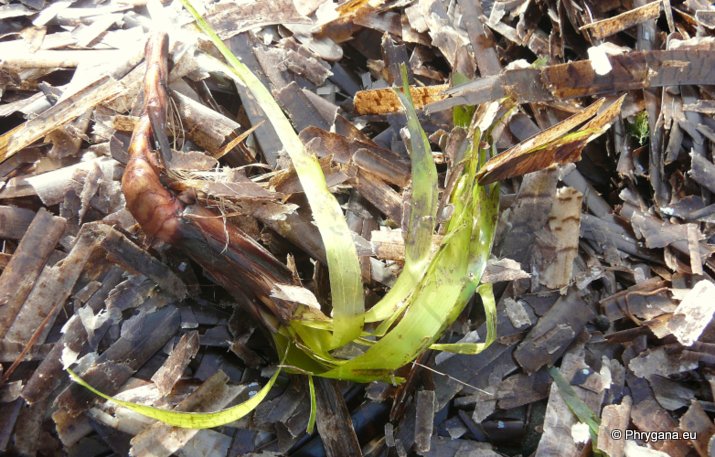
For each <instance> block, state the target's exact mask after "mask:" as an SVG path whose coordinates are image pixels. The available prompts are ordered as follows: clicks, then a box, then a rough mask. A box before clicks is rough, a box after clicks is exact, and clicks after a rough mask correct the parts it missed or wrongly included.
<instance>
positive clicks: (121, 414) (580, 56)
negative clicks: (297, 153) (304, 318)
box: [0, 0, 715, 457]
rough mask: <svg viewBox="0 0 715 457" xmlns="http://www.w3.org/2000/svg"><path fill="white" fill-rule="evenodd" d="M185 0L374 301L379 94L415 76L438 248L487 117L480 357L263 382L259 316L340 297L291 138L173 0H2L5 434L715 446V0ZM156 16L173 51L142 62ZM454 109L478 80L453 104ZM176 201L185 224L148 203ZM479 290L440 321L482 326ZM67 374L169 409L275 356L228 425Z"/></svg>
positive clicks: (389, 159) (387, 235) (235, 381)
mask: <svg viewBox="0 0 715 457" xmlns="http://www.w3.org/2000/svg"><path fill="white" fill-rule="evenodd" d="M197 6H199V7H200V8H201V13H202V14H204V16H205V17H206V18H207V20H208V21H209V23H210V24H211V25H212V26H213V27H214V28H215V29H216V30H217V32H218V34H219V36H220V37H221V38H222V39H223V40H225V43H226V45H227V46H228V47H229V48H230V49H231V51H232V52H233V53H234V54H235V55H236V56H238V57H239V58H240V59H241V61H242V62H243V63H244V64H245V65H246V66H247V67H248V68H249V69H250V70H251V71H252V72H253V73H254V74H255V75H256V76H257V77H258V78H259V79H260V80H261V81H262V83H263V84H264V85H265V86H267V87H268V88H269V90H270V91H271V93H272V95H273V98H274V99H275V100H276V101H277V102H278V104H279V105H280V107H281V109H282V110H283V111H284V112H285V113H286V115H287V116H288V118H289V119H290V122H291V123H292V126H293V127H294V128H295V130H296V132H298V138H299V139H300V143H301V144H302V145H303V146H302V147H304V149H305V151H306V152H307V153H308V154H310V155H314V156H315V157H316V158H317V159H318V160H317V163H318V167H319V168H320V170H322V173H323V174H324V175H325V178H326V183H327V186H328V188H329V190H330V192H332V193H333V195H334V196H335V197H336V199H337V201H338V203H339V207H337V208H338V210H339V211H340V213H341V214H342V215H343V216H344V218H345V221H346V223H347V227H348V228H349V230H350V236H351V237H352V241H353V244H354V249H355V252H356V255H357V264H356V265H355V268H358V269H359V276H360V277H361V278H362V282H363V284H364V294H363V295H364V298H365V303H366V304H367V306H368V307H369V306H371V305H373V304H375V303H377V302H378V301H379V300H380V298H381V297H383V296H384V295H385V293H386V291H387V290H388V289H389V288H390V287H391V286H393V285H394V284H395V281H396V279H397V278H398V276H399V273H400V271H401V270H402V269H403V267H405V268H408V267H407V265H409V263H410V261H411V260H410V259H411V256H413V255H414V253H413V252H412V251H410V249H411V241H410V240H409V236H410V232H409V230H408V228H409V227H410V222H409V221H410V214H411V211H413V208H410V205H409V203H410V202H411V201H412V198H413V195H412V193H413V191H414V185H413V182H412V181H413V180H412V176H411V163H410V151H408V149H407V148H406V146H405V145H406V144H410V141H409V140H411V139H414V138H409V136H410V133H406V132H407V130H405V129H404V127H405V125H406V123H407V120H406V117H405V114H404V112H403V111H402V109H401V104H400V100H399V98H398V96H397V95H396V94H395V92H394V91H393V90H392V88H391V87H394V86H401V85H402V84H403V83H407V84H408V85H409V87H410V92H411V94H412V97H413V99H414V103H415V106H416V107H417V109H418V114H419V121H420V124H421V126H422V127H423V128H424V130H425V131H426V133H427V135H428V136H429V152H431V155H432V158H433V159H434V162H435V164H436V166H437V172H438V192H439V193H438V195H437V196H436V198H437V200H436V202H435V204H436V208H437V209H438V211H437V212H436V214H437V218H436V219H437V220H435V221H432V222H431V223H433V224H434V225H435V226H436V227H437V230H436V231H435V232H434V233H433V234H432V238H430V239H426V241H425V243H426V244H425V245H426V246H428V247H429V249H430V252H431V253H432V254H434V253H436V252H437V251H438V249H439V246H441V245H443V244H444V243H445V242H448V241H449V238H450V234H449V233H447V228H446V225H448V224H447V221H449V218H450V216H451V215H452V214H453V213H454V211H455V206H456V205H457V204H458V202H454V201H450V200H449V196H450V195H451V194H452V192H453V190H454V189H455V188H457V187H458V185H459V184H458V182H459V177H460V176H461V174H462V173H463V171H464V167H465V157H466V155H465V154H466V152H465V151H466V150H467V143H468V136H469V132H470V131H473V130H474V129H480V130H481V131H484V130H486V129H487V127H489V125H490V123H489V122H488V120H489V119H492V120H493V119H497V118H498V119H500V120H501V123H498V127H496V128H495V129H494V130H493V131H492V137H493V138H494V141H492V142H489V141H488V138H487V137H485V138H484V139H483V140H484V141H483V142H484V144H483V145H480V146H483V147H484V148H486V149H491V150H493V152H495V153H497V152H498V153H501V154H499V155H496V156H495V158H493V159H492V160H491V161H490V162H488V164H487V165H486V166H484V167H482V168H481V170H480V171H479V173H478V175H477V176H478V178H479V181H480V182H481V183H491V182H496V181H501V182H502V184H501V195H500V207H501V211H500V214H499V220H498V226H497V231H496V236H497V239H496V241H495V245H494V249H493V251H492V254H493V256H492V258H491V259H490V260H489V263H488V265H485V268H486V271H485V272H484V277H483V278H482V280H483V281H486V282H489V283H494V291H495V295H496V297H497V303H496V313H495V325H496V330H497V338H496V340H495V341H494V342H493V343H492V344H491V345H489V346H487V347H486V348H485V349H484V350H483V351H481V352H480V353H478V354H477V355H467V354H451V353H447V352H440V351H427V352H424V353H422V354H420V356H419V357H418V359H417V360H416V361H415V362H414V363H412V364H409V365H407V366H405V367H403V368H402V369H401V370H400V371H399V372H398V373H397V375H398V376H400V377H402V378H404V379H405V382H404V383H402V384H399V385H394V384H392V383H389V382H372V383H370V384H358V383H351V382H339V383H338V382H334V381H331V380H326V379H321V378H316V379H315V380H314V383H313V384H310V385H309V383H308V382H307V381H306V379H307V378H306V377H303V376H300V375H296V374H290V375H289V374H286V373H281V374H280V375H279V376H278V377H277V378H271V376H272V375H274V374H275V370H274V369H275V366H276V364H277V363H278V362H279V360H278V359H277V358H276V357H275V351H274V349H273V347H272V342H271V337H270V335H269V333H270V332H271V331H272V330H274V329H276V328H278V327H280V324H281V323H282V322H283V321H282V320H281V319H287V318H288V317H289V316H290V315H291V314H292V312H293V311H294V310H295V309H308V310H310V309H313V310H315V312H316V313H318V312H320V313H327V314H326V315H328V314H329V311H330V306H328V305H329V304H330V297H331V275H330V272H329V271H328V268H327V265H328V263H329V261H330V259H328V256H327V255H326V249H325V246H324V245H323V242H322V238H321V233H320V232H319V228H318V227H316V225H315V224H314V223H313V214H312V213H311V210H310V205H309V200H310V198H312V197H311V195H309V193H306V192H305V191H304V190H305V189H304V187H303V186H304V185H305V183H304V182H303V181H302V180H301V176H300V173H298V172H297V171H296V167H294V166H293V162H292V161H291V157H292V156H291V155H290V154H289V152H290V151H289V149H290V148H289V146H288V145H286V144H285V142H286V132H284V131H281V129H276V128H275V127H274V124H273V123H272V122H271V121H272V120H273V119H271V117H270V116H269V115H267V114H266V113H265V112H264V110H263V106H262V104H261V101H260V100H257V99H256V97H254V96H253V95H252V92H251V91H250V90H249V88H247V87H246V86H245V85H242V84H240V83H237V82H235V81H234V80H233V79H231V78H230V77H227V76H226V75H225V74H224V73H222V70H221V67H220V66H218V64H217V62H218V60H217V57H218V54H217V53H216V51H215V50H214V49H213V48H212V47H211V45H210V44H209V42H208V41H207V40H206V38H205V36H203V35H202V34H200V33H199V32H198V31H197V29H196V27H195V25H194V23H193V20H192V18H191V16H190V15H189V14H188V13H187V12H186V11H185V10H184V9H183V8H182V6H181V3H180V2H178V1H164V2H160V1H158V0H149V1H132V2H126V1H121V0H107V1H102V2H99V1H94V0H87V1H71V0H70V1H61V2H45V1H43V0H24V1H21V2H18V3H9V2H2V4H0V19H1V20H0V32H1V33H0V97H1V98H0V119H1V121H0V122H2V129H0V239H1V240H2V245H1V246H2V250H1V251H0V270H1V271H2V273H1V274H0V362H1V363H2V365H0V367H1V368H0V379H1V381H0V403H1V404H0V453H2V454H4V455H43V456H44V455H47V456H53V455H82V456H95V455H96V456H99V455H113V454H117V455H142V456H157V455H166V456H168V455H181V456H194V455H196V456H199V455H202V456H203V455H229V456H237V455H264V456H265V455H296V456H318V455H329V456H342V455H371V456H378V455H385V456H388V455H398V456H402V455H425V456H445V457H447V456H463V455H485V456H499V455H516V454H520V455H537V456H550V455H563V456H577V455H588V454H595V455H599V454H600V455H609V456H616V457H617V456H623V455H629V456H630V455H674V456H686V455H699V456H706V455H712V453H713V449H714V448H715V440H714V439H713V434H714V433H715V424H713V418H714V417H715V407H714V405H715V400H714V394H713V389H714V388H715V371H713V370H714V369H715V326H714V325H713V323H712V322H713V315H714V313H715V258H714V257H713V254H714V253H715V203H714V202H713V192H715V164H714V163H713V158H714V152H713V151H715V117H713V116H714V115H715V92H714V91H713V89H712V88H713V87H715V73H713V72H712V69H713V68H715V7H714V6H713V5H712V4H711V2H706V1H702V0H685V1H680V0H678V1H675V0H663V1H653V2H647V1H645V0H635V1H619V0H613V1H590V0H569V1H555V0H516V1H501V0H499V1H481V0H476V1H464V0H457V1H443V0H406V1H400V0H388V1H365V0H350V1H348V2H343V3H341V4H338V3H337V2H334V1H323V0H305V1H303V0H281V1H277V2H240V1H229V0H222V1H218V2H202V3H200V4H198V2H197ZM157 29H158V30H161V31H163V32H165V33H166V34H167V36H168V42H167V44H168V48H167V49H166V50H165V51H163V52H164V54H165V56H166V57H168V58H169V61H170V65H168V66H166V67H161V66H154V67H152V65H153V64H155V63H156V59H154V60H152V59H151V58H150V59H145V56H144V46H145V44H146V43H147V41H148V40H149V39H150V37H151V36H153V35H154V34H155V33H156V32H157ZM403 63H404V64H407V74H406V75H403V74H401V73H400V71H399V68H400V64H403ZM147 69H149V73H150V74H151V72H152V71H154V72H156V74H155V78H154V79H153V86H151V87H150V86H149V85H148V83H147V80H145V74H146V73H147ZM405 77H406V78H407V79H406V81H405V80H403V78H405ZM163 78H165V81H166V82H162V79H163ZM158 93H161V94H163V95H161V96H159V97H158V98H157V97H156V94H158ZM464 105H477V108H476V114H475V116H474V117H473V118H471V117H470V118H469V119H468V121H470V122H467V123H466V125H465V124H460V123H459V122H455V119H456V118H458V117H459V116H458V114H459V113H460V111H459V110H462V109H463V108H462V107H463V106H464ZM145 106H147V107H149V108H148V109H146V110H145ZM453 110H454V111H453ZM455 113H456V114H455ZM470 129H471V130H470ZM137 132H138V133H137ZM132 134H133V135H134V141H132ZM150 150H154V151H159V152H160V154H159V155H158V156H154V155H151V156H150V157H149V156H147V157H144V158H142V157H141V155H142V154H143V153H144V152H146V151H150ZM157 158H158V159H157ZM142 160H149V161H148V162H146V161H144V162H142ZM137 164H139V165H142V166H143V165H147V164H148V165H150V166H151V167H155V170H157V169H158V170H160V173H155V174H154V175H153V178H151V179H155V181H152V185H153V186H154V187H153V188H154V189H158V190H159V193H158V194H157V193H154V194H151V195H150V196H151V197H153V198H155V199H156V198H157V197H161V198H163V199H164V200H161V201H159V200H155V201H154V202H152V201H151V200H149V199H147V198H146V197H147V194H142V192H144V191H145V190H146V189H144V188H141V187H140V186H139V185H138V183H139V181H138V180H137V179H135V178H136V177H137V176H142V177H146V176H148V175H146V174H142V173H143V172H144V171H146V169H144V170H143V171H142V170H140V168H141V167H139V168H138V167H137ZM122 176H125V186H124V191H122V185H121V181H122ZM127 176H128V177H127ZM162 192H163V193H162ZM172 198H173V200H172ZM167 199H168V200H167ZM167 202H169V203H170V205H169V206H164V207H162V206H161V205H162V204H164V205H166V204H169V203H167ZM171 205H174V206H171ZM167 209H173V210H174V212H172V211H166V210H167ZM162 211H164V212H163V213H162ZM177 212H181V213H182V214H184V216H183V219H182V220H181V223H180V224H179V225H180V227H179V228H178V230H180V231H181V240H182V241H178V240H179V239H178V238H177V237H176V236H175V235H176V232H172V231H171V230H170V228H171V227H168V226H167V225H166V224H165V223H166V222H167V221H169V222H170V223H173V222H175V221H176V219H174V218H173V217H174V216H175V215H176V214H178V213H177ZM189 213H191V214H189ZM157 214H159V216H161V217H160V220H157V219H153V220H152V218H155V217H157ZM142 216H144V217H145V218H144V219H142ZM172 221H173V222H172ZM206 234H210V236H208V237H207V236H206ZM406 238H408V239H407V240H406ZM238 245H241V246H242V247H241V248H240V249H238V248H236V246H238ZM207 246H208V247H207ZM211 250H213V251H214V252H219V253H221V255H218V256H215V255H210V252H211ZM226 258H230V259H231V260H230V261H226V260H222V259H226ZM237 264H240V265H243V268H242V269H239V270H236V269H235V266H236V265H237ZM239 272H240V273H239ZM237 277H238V279H236V278H237ZM469 303H470V305H469V306H467V309H466V310H465V312H463V313H462V314H461V315H460V316H459V317H458V318H457V319H456V320H455V321H454V322H453V323H452V324H451V325H450V326H449V328H448V329H447V332H446V334H445V335H444V337H443V338H442V339H441V340H440V343H442V344H448V343H459V344H465V345H467V344H473V343H483V342H484V341H485V338H486V337H487V335H488V331H487V329H488V326H489V323H490V322H489V320H488V319H487V318H485V316H484V315H483V313H482V309H483V308H482V307H481V300H480V297H479V295H475V296H474V297H471V300H470V302H469ZM321 307H322V309H321ZM246 310H253V311H252V312H247V311H246ZM353 349H354V348H350V347H346V348H345V349H344V352H345V354H343V356H345V357H351V354H350V353H349V352H350V350H353ZM66 367H74V368H75V370H76V371H77V372H79V373H80V374H81V375H82V377H83V378H84V379H85V380H87V381H88V382H89V383H90V384H91V385H93V386H94V387H96V388H97V389H99V390H101V391H102V392H105V393H107V394H110V395H115V396H116V397H117V398H119V399H121V400H125V401H131V402H138V403H142V404H145V405H151V406H156V407H160V408H163V409H171V410H176V411H215V410H218V409H221V408H224V407H226V406H231V405H235V404H238V403H241V402H243V401H245V400H247V399H249V398H252V397H253V396H255V394H256V392H258V391H259V390H260V389H261V388H262V386H264V385H265V384H266V380H267V379H268V378H271V379H277V380H276V385H275V387H274V388H273V390H272V391H271V393H270V395H269V397H268V398H267V399H266V400H265V401H264V402H263V403H261V404H260V405H259V406H258V407H257V408H256V409H255V410H254V411H253V412H252V413H251V414H249V415H247V416H245V417H243V418H242V419H240V420H239V421H236V422H233V423H230V424H227V425H224V426H221V427H216V428H213V429H209V430H190V429H177V428H173V427H170V426H167V425H164V424H161V423H157V422H155V421H152V420H150V419H147V418H144V417H142V416H139V415H137V414H135V413H132V412H129V411H127V410H126V409H123V408H121V407H118V406H115V405H113V404H111V403H108V402H103V401H98V400H97V397H96V396H94V395H93V394H92V393H91V392H89V391H87V390H86V389H84V388H82V387H81V386H79V385H77V384H74V383H72V382H71V380H70V378H69V376H68V375H67V373H66V372H65V368H66ZM564 383H565V384H564ZM311 388H314V389H315V393H316V395H315V397H311V394H310V389H311ZM311 398H315V400H316V404H315V405H311ZM311 406H314V407H315V410H316V411H317V423H316V429H317V430H316V431H315V432H312V433H306V428H308V426H309V421H310V411H311ZM619 433H620V435H619ZM676 436H677V437H678V438H680V439H674V438H675V437H676Z"/></svg>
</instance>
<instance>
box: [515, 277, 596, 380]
mask: <svg viewBox="0 0 715 457" xmlns="http://www.w3.org/2000/svg"><path fill="white" fill-rule="evenodd" d="M594 317H595V313H594V312H593V310H592V309H591V307H590V306H589V305H588V304H587V303H586V301H585V300H584V299H583V297H582V294H581V293H579V292H578V291H577V290H575V289H571V290H569V292H568V293H567V294H566V295H565V296H563V297H561V298H559V299H558V300H557V301H556V303H554V306H552V307H551V309H549V311H548V312H547V313H546V314H545V315H544V316H542V317H541V319H539V322H537V323H536V326H535V327H534V328H533V329H532V330H531V331H530V332H529V334H528V335H526V337H525V338H524V341H523V342H522V343H521V344H519V346H518V347H517V349H516V351H514V358H515V359H516V361H517V362H519V365H521V366H522V367H523V368H524V370H526V372H527V373H533V372H535V371H537V370H538V369H539V368H541V367H544V366H547V365H552V364H553V363H554V362H555V361H556V360H558V359H559V358H560V357H561V355H562V354H563V353H564V351H566V349H567V348H568V347H569V346H570V345H571V343H572V342H573V341H574V340H575V339H576V337H577V336H578V335H579V334H580V333H581V332H582V331H583V329H584V326H585V325H586V322H588V321H590V320H591V319H593V318H594Z"/></svg>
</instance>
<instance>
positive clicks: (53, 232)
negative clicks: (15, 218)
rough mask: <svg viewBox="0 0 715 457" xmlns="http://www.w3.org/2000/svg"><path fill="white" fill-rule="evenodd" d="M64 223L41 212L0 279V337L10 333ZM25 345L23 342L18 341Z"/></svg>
mask: <svg viewBox="0 0 715 457" xmlns="http://www.w3.org/2000/svg"><path fill="white" fill-rule="evenodd" d="M64 230H65V220H64V219H63V218H60V217H55V216H53V215H52V214H51V213H50V212H48V211H47V210H45V209H44V208H43V209H40V211H38V212H37V214H36V215H35V218H34V219H33V220H32V223H31V224H30V226H29V227H28V229H27V232H25V235H24V236H23V237H22V240H20V244H19V245H18V247H17V249H16V250H15V253H14V254H13V256H12V258H11V259H10V262H9V263H8V265H7V267H5V269H4V270H3V272H2V275H0V337H3V336H5V334H6V333H7V332H8V330H9V329H10V327H11V325H12V324H13V322H15V320H16V318H17V317H18V312H20V310H21V307H22V306H23V304H24V303H25V300H26V299H27V297H28V295H30V292H31V291H32V288H33V287H34V286H35V282H36V280H37V277H38V276H39V275H40V272H41V270H42V268H43V267H44V266H45V262H47V259H48V258H49V256H50V254H51V253H52V251H53V250H54V248H55V246H56V244H57V242H58V241H59V239H60V237H61V236H62V234H63V233H64ZM19 342H24V341H19Z"/></svg>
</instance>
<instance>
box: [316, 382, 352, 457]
mask: <svg viewBox="0 0 715 457" xmlns="http://www.w3.org/2000/svg"><path fill="white" fill-rule="evenodd" d="M315 394H316V400H317V406H318V410H317V416H316V425H317V427H318V433H320V437H321V438H322V440H323V446H324V447H325V455H327V456H328V457H342V456H346V455H350V456H355V457H360V456H362V450H361V449H360V444H359V443H358V440H357V436H356V435H355V429H354V428H353V421H352V418H351V417H350V412H349V411H348V408H347V406H346V405H345V400H344V399H343V397H342V395H341V394H340V391H339V390H338V388H337V384H336V382H335V381H332V380H330V379H323V378H316V379H315Z"/></svg>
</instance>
